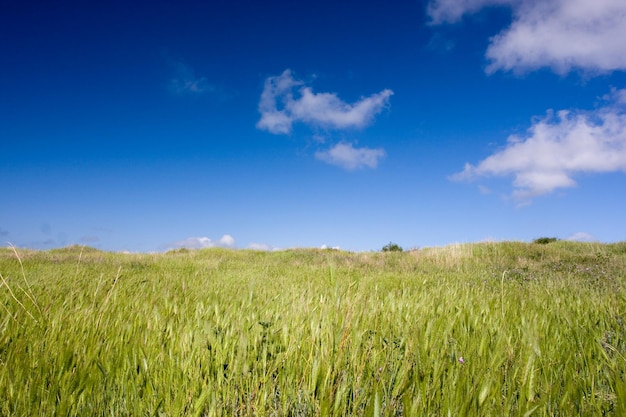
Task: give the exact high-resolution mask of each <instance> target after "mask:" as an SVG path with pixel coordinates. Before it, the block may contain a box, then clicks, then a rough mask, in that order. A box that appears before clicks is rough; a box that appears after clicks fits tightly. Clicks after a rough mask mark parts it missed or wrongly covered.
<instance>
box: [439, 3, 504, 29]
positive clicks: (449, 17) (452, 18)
mask: <svg viewBox="0 0 626 417" xmlns="http://www.w3.org/2000/svg"><path fill="white" fill-rule="evenodd" d="M514 3H516V0H431V1H430V2H429V3H428V6H427V13H428V16H429V17H430V20H431V23H432V24H435V25H438V24H441V23H455V22H458V21H459V20H461V18H462V17H463V16H464V15H466V14H470V13H475V12H477V11H478V10H480V9H482V8H483V7H487V6H495V5H506V4H509V5H512V4H514Z"/></svg>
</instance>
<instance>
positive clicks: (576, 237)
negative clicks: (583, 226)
mask: <svg viewBox="0 0 626 417" xmlns="http://www.w3.org/2000/svg"><path fill="white" fill-rule="evenodd" d="M565 240H573V241H576V242H593V241H595V240H596V239H595V238H594V237H593V236H592V235H590V234H589V233H586V232H577V233H574V234H573V235H571V236H570V237H568V238H567V239H565Z"/></svg>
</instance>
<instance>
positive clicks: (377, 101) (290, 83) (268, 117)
mask: <svg viewBox="0 0 626 417" xmlns="http://www.w3.org/2000/svg"><path fill="white" fill-rule="evenodd" d="M303 85H304V82H303V81H300V80H296V79H294V78H293V75H292V72H291V70H289V69H287V70H285V71H284V72H283V73H282V74H281V75H279V76H275V77H269V78H267V79H266V80H265V85H264V88H263V93H262V94H261V99H260V101H259V112H260V113H261V119H260V120H259V121H258V123H257V128H259V129H263V130H267V131H269V132H271V133H274V134H288V133H290V132H291V129H292V124H293V123H295V122H303V123H306V124H308V125H313V126H321V127H328V128H333V129H346V128H362V127H365V126H366V125H368V124H369V123H371V121H372V120H373V119H374V116H376V115H377V114H378V113H380V112H381V111H382V110H383V109H384V108H385V107H386V106H387V105H388V103H389V98H390V97H391V96H392V95H393V91H391V90H388V89H387V90H383V91H381V92H380V93H377V94H373V95H371V96H369V97H364V98H362V99H360V100H359V101H357V102H355V103H352V104H348V103H345V102H344V101H342V100H341V99H340V98H339V97H337V95H336V94H335V93H314V92H313V89H312V88H310V87H304V86H303ZM295 87H300V88H299V89H298V90H297V94H296V95H297V97H295V96H294V91H293V90H294V88H295ZM279 107H280V108H279Z"/></svg>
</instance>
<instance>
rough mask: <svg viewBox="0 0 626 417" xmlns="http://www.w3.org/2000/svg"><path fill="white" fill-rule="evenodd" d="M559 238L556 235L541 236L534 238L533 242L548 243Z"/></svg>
mask: <svg viewBox="0 0 626 417" xmlns="http://www.w3.org/2000/svg"><path fill="white" fill-rule="evenodd" d="M557 240H559V239H557V238H555V237H540V238H537V239H535V240H533V243H538V244H540V245H547V244H548V243H552V242H556V241H557Z"/></svg>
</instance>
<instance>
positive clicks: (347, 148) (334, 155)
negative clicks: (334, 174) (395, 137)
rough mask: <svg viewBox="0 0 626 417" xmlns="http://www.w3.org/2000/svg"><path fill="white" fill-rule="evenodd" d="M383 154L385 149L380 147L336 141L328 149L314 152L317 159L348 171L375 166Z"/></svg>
mask: <svg viewBox="0 0 626 417" xmlns="http://www.w3.org/2000/svg"><path fill="white" fill-rule="evenodd" d="M384 156H385V150H384V149H382V148H377V149H371V148H365V147H362V148H355V147H354V146H353V145H352V144H351V143H338V144H336V145H335V146H333V147H332V148H330V149H327V150H325V151H318V152H316V153H315V157H316V158H317V159H319V160H321V161H324V162H326V163H328V164H331V165H336V166H338V167H341V168H343V169H345V170H348V171H353V170H355V169H359V168H376V167H377V166H378V162H379V161H380V159H381V158H383V157H384Z"/></svg>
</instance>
